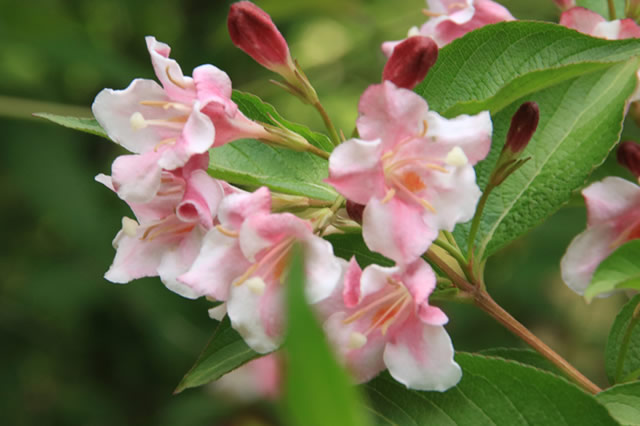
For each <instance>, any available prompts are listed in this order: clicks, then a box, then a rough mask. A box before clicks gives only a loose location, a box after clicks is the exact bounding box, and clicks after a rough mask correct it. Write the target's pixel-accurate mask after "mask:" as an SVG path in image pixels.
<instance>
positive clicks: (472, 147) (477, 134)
mask: <svg viewBox="0 0 640 426" xmlns="http://www.w3.org/2000/svg"><path fill="white" fill-rule="evenodd" d="M427 122H428V124H429V130H428V131H427V134H426V138H427V139H431V140H433V141H434V142H436V143H438V144H440V145H446V146H448V147H449V148H450V149H453V148H454V147H456V146H457V147H460V148H461V149H462V151H464V154H465V155H466V156H467V159H468V160H469V162H470V163H471V164H472V165H473V164H476V163H477V162H478V161H480V160H482V159H484V158H485V157H486V156H487V154H488V153H489V149H490V148H491V133H492V131H493V126H492V124H491V116H490V115H489V112H488V111H482V112H481V113H479V114H476V115H466V114H464V115H459V116H457V117H455V118H452V119H446V118H444V117H442V116H440V115H439V114H438V113H436V112H433V111H430V112H429V114H428V120H427Z"/></svg>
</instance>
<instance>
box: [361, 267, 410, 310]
mask: <svg viewBox="0 0 640 426" xmlns="http://www.w3.org/2000/svg"><path fill="white" fill-rule="evenodd" d="M400 271H401V269H400V268H398V267H395V266H394V267H391V268H385V267H383V266H380V265H376V264H371V265H369V266H367V267H366V268H364V271H362V277H361V278H360V301H362V300H364V298H366V297H367V296H370V295H373V294H375V293H377V292H379V291H381V290H384V289H385V288H387V286H388V285H389V278H390V277H391V276H393V275H396V274H398V273H400Z"/></svg>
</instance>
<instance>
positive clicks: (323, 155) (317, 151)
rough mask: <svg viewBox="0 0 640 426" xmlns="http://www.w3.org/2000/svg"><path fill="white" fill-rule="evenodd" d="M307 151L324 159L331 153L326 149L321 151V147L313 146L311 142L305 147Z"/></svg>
mask: <svg viewBox="0 0 640 426" xmlns="http://www.w3.org/2000/svg"><path fill="white" fill-rule="evenodd" d="M307 152H310V153H311V154H313V155H317V156H318V157H320V158H324V159H325V160H328V159H329V156H330V155H331V154H329V153H328V152H327V151H323V150H322V149H320V148H318V147H317V146H314V145H311V144H309V146H308V147H307Z"/></svg>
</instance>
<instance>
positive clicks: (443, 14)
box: [382, 0, 515, 57]
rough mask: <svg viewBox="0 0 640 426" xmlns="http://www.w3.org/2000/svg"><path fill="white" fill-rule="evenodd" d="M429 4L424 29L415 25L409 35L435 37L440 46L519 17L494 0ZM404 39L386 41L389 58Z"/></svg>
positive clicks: (446, 0) (434, 1)
mask: <svg viewBox="0 0 640 426" xmlns="http://www.w3.org/2000/svg"><path fill="white" fill-rule="evenodd" d="M427 6H428V10H426V11H425V14H427V15H429V16H430V17H431V19H429V20H428V21H427V22H426V23H425V24H423V25H422V27H420V29H418V28H417V27H413V28H411V29H410V30H409V33H408V34H407V36H408V37H411V36H414V35H423V36H426V37H431V38H432V39H433V40H434V41H435V42H436V43H437V44H438V47H443V46H445V45H446V44H449V43H451V42H452V41H453V40H455V39H457V38H460V37H462V36H463V35H465V34H467V33H468V32H471V31H473V30H476V29H478V28H480V27H483V26H485V25H489V24H495V23H497V22H502V21H513V20H515V18H514V17H513V15H511V13H510V12H509V11H508V10H507V9H506V8H505V7H504V6H502V5H500V4H499V3H496V2H494V1H491V0H427ZM401 42H402V40H398V41H388V42H385V43H383V44H382V51H383V52H384V54H385V55H386V56H387V57H391V54H392V53H393V49H395V47H396V46H397V45H398V44H400V43H401Z"/></svg>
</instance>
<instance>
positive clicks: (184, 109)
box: [93, 0, 513, 391]
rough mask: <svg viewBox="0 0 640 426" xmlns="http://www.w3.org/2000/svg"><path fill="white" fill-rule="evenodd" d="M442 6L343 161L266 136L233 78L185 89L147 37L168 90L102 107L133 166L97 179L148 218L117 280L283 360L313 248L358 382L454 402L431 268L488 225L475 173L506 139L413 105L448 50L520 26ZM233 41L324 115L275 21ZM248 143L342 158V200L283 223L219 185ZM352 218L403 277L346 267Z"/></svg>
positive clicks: (474, 119) (316, 303)
mask: <svg viewBox="0 0 640 426" xmlns="http://www.w3.org/2000/svg"><path fill="white" fill-rule="evenodd" d="M429 6H430V8H431V11H432V12H433V13H437V14H440V15H442V16H439V17H437V18H434V19H432V20H431V21H429V22H428V23H427V24H425V26H424V27H423V31H422V33H423V36H421V37H412V38H410V39H408V40H405V41H403V42H401V43H396V45H394V47H395V51H394V53H393V54H392V55H391V53H390V56H391V58H390V59H389V62H388V64H387V66H386V67H385V70H384V72H383V75H382V77H383V78H382V80H383V81H382V83H379V84H374V85H372V86H370V87H369V88H368V89H367V90H366V91H365V92H364V94H363V95H362V97H361V99H360V103H359V118H358V120H357V135H358V136H357V137H355V138H352V139H349V140H346V141H340V140H338V141H337V143H336V145H337V146H336V148H335V149H334V150H333V152H332V153H328V152H324V151H321V150H319V148H316V147H314V146H312V145H311V144H309V143H308V142H307V141H306V140H304V138H302V136H300V135H298V134H296V133H294V132H292V131H291V130H289V129H287V128H285V127H284V126H283V127H275V126H273V125H271V124H265V123H259V122H256V121H253V120H250V119H249V118H247V117H246V116H245V115H244V114H243V113H242V112H241V111H240V109H239V108H238V105H236V104H235V103H234V102H233V100H232V98H231V96H232V89H231V81H230V79H229V77H228V76H227V74H226V73H225V72H224V71H222V70H220V69H218V68H216V67H215V66H213V65H202V66H199V67H197V68H196V69H194V70H193V77H185V76H184V75H183V72H182V70H181V68H180V66H179V65H178V64H177V62H175V61H174V60H173V59H171V58H170V57H169V53H170V48H169V46H168V45H166V44H164V43H160V42H158V41H156V40H155V38H153V37H147V40H146V41H147V47H148V50H149V53H150V55H151V61H152V64H153V68H154V70H155V72H156V76H157V78H158V80H159V81H160V84H158V83H156V82H155V81H151V80H142V79H136V80H134V81H133V82H132V83H131V85H130V86H129V87H128V88H126V89H124V90H111V89H105V90H103V91H102V92H100V94H98V96H97V97H96V99H95V102H94V104H93V112H94V114H95V116H96V118H97V120H98V121H99V123H100V124H101V125H102V126H103V127H104V129H105V130H106V131H107V133H108V135H109V137H110V138H111V139H112V140H113V141H115V142H116V143H118V144H120V145H121V146H123V147H124V148H126V149H127V150H129V151H130V152H131V154H129V155H123V156H120V157H118V158H117V159H116V160H115V161H114V163H113V166H112V174H111V176H106V175H103V174H100V175H98V176H97V177H96V180H98V181H99V182H101V183H102V184H104V185H105V186H107V187H108V188H110V189H111V190H112V191H114V192H115V193H117V195H118V196H119V197H120V198H121V199H122V200H124V201H125V202H126V203H127V204H128V205H129V206H130V208H131V210H132V211H133V214H134V215H135V219H131V218H126V217H125V218H123V220H122V229H121V230H120V232H118V234H117V236H116V238H115V239H114V242H113V245H114V247H115V248H116V256H115V259H114V261H113V264H112V265H111V267H110V268H109V270H108V271H107V273H106V275H105V277H106V278H107V279H108V280H110V281H112V282H116V283H126V282H129V281H131V280H133V279H136V278H140V277H145V276H159V277H160V279H161V281H162V282H163V283H164V284H165V285H166V286H167V287H168V288H169V289H170V290H172V291H174V292H176V293H178V294H180V295H182V296H184V297H188V298H197V297H203V296H204V297H206V298H207V299H209V300H211V301H215V302H219V303H218V304H217V305H216V307H215V308H213V309H211V310H210V315H211V316H212V317H214V318H218V319H220V318H222V317H223V316H224V315H228V316H229V319H230V321H231V324H232V326H233V328H234V329H235V330H236V331H237V332H238V333H239V334H240V335H241V336H242V337H243V338H244V339H245V341H246V343H247V344H248V345H249V346H250V347H251V348H252V349H253V350H255V351H257V352H259V353H262V354H267V353H270V352H273V351H275V350H277V349H278V347H279V346H280V345H281V343H282V340H283V334H284V331H285V327H286V321H287V318H285V317H284V314H283V313H284V311H285V309H284V307H283V293H284V291H285V283H286V277H287V272H288V262H289V259H290V254H291V251H292V248H293V246H294V245H296V244H298V245H300V246H301V247H302V249H303V251H304V255H305V260H306V261H305V267H306V288H305V293H306V296H307V299H308V302H309V303H310V304H311V305H313V307H314V309H315V310H316V312H317V314H318V317H319V319H320V320H321V321H322V322H323V324H324V329H325V330H326V332H327V335H328V338H329V341H330V342H331V343H332V344H333V346H334V348H335V352H336V354H337V355H338V356H339V357H340V359H341V360H342V361H343V362H344V364H345V365H346V366H347V367H348V368H349V370H350V371H351V372H352V373H353V376H354V378H355V380H356V381H358V382H362V381H366V380H369V379H371V378H372V377H374V376H375V375H376V374H378V373H379V372H380V371H382V370H383V369H385V368H388V369H389V371H390V373H391V375H392V376H393V377H395V378H396V379H397V380H398V381H400V382H402V383H404V384H405V385H406V386H408V387H411V388H415V389H423V390H439V391H443V390H446V389H448V388H450V387H451V386H454V385H455V384H456V383H457V382H458V380H459V379H460V376H461V370H460V368H459V366H458V365H457V364H456V363H455V361H454V360H453V347H452V344H451V340H450V338H449V336H448V334H447V332H446V331H445V329H444V325H445V324H446V323H447V321H448V318H447V316H446V315H445V314H444V312H443V311H442V310H440V309H439V308H438V307H435V306H432V305H431V304H430V303H429V296H430V295H431V294H432V292H433V291H434V289H435V287H436V275H435V273H434V271H433V270H432V269H431V267H430V266H429V264H428V263H427V262H426V261H425V260H423V258H422V256H423V254H424V253H425V252H426V251H427V250H428V249H429V247H430V245H431V243H432V242H433V241H434V239H436V238H437V236H438V234H439V232H440V231H452V230H453V228H454V226H456V224H458V223H462V222H465V221H468V220H470V219H471V218H472V216H473V214H474V212H475V208H476V204H477V202H478V199H479V197H480V195H481V192H480V189H479V188H478V186H477V185H476V182H475V172H474V169H473V166H474V164H476V163H477V162H478V161H480V160H482V159H483V158H484V157H485V156H486V155H487V154H488V152H489V148H490V144H491V134H492V123H491V118H490V116H489V113H488V112H486V111H485V112H481V113H479V114H477V115H473V116H468V115H461V116H458V117H455V118H452V119H446V118H444V117H442V116H440V115H439V114H438V113H436V112H434V111H432V110H430V109H429V106H428V105H427V102H426V101H425V100H424V99H423V98H422V97H420V96H419V95H417V94H416V93H414V92H412V91H411V90H410V89H412V88H413V87H415V86H416V85H417V84H418V83H419V82H420V81H422V79H424V77H425V75H426V73H427V72H428V70H429V68H430V67H431V66H432V65H433V64H434V62H435V61H436V58H437V54H438V47H437V45H443V44H445V43H448V42H449V41H451V40H452V39H453V38H455V37H457V36H460V35H461V34H463V33H464V32H468V31H470V30H472V29H474V28H477V27H479V26H481V25H484V24H485V23H489V22H497V21H499V20H508V19H513V17H512V16H511V15H510V14H509V13H508V12H507V11H506V9H504V8H502V7H501V6H499V5H497V4H495V3H493V2H491V1H488V0H477V1H475V2H474V1H472V0H468V1H466V2H465V3H459V2H458V3H453V2H445V1H441V2H437V1H429ZM228 26H229V31H230V33H231V37H232V40H233V42H234V44H236V45H237V46H238V47H240V48H241V49H242V50H244V51H245V52H246V53H247V54H249V55H250V56H252V57H253V58H254V59H255V60H256V61H257V62H258V63H260V64H262V65H263V66H265V67H266V68H268V69H270V70H272V71H274V72H276V73H278V74H280V75H281V76H282V77H283V78H284V82H282V83H278V84H279V85H281V86H282V87H283V88H285V89H286V90H288V91H289V92H291V93H292V94H294V95H296V96H297V97H299V98H300V99H301V100H303V101H304V102H306V103H308V104H310V105H313V106H315V107H316V108H321V106H320V103H319V99H318V96H317V94H316V92H315V90H314V89H313V87H312V86H311V83H310V82H309V80H308V79H307V77H306V76H305V75H304V73H303V72H302V70H301V68H300V66H299V65H298V64H297V63H296V62H295V61H294V60H293V59H292V58H291V55H290V52H289V48H288V46H287V44H286V42H285V40H284V38H283V37H282V35H281V34H280V32H279V31H278V30H277V28H276V27H275V25H274V24H273V22H272V21H271V18H270V17H269V16H268V15H267V14H266V13H265V12H264V11H262V10H261V9H259V8H258V7H257V6H255V5H253V4H252V3H250V2H239V3H235V4H234V5H232V6H231V11H230V14H229V18H228ZM424 35H429V36H431V37H432V38H428V37H425V36H424ZM434 40H435V41H434ZM247 138H250V139H255V140H260V141H262V142H265V143H270V144H276V145H279V146H281V147H286V148H290V149H294V150H298V151H308V152H310V153H312V154H316V155H320V156H321V157H324V158H328V160H329V161H328V165H327V167H328V178H327V179H326V182H327V183H329V184H330V185H332V186H333V187H334V188H335V189H336V191H337V192H338V193H339V194H340V196H339V197H338V199H337V200H336V202H335V203H333V206H332V208H331V209H329V208H327V207H326V206H323V207H322V208H320V207H318V208H314V207H309V209H311V210H312V211H311V212H309V211H308V210H309V209H308V210H307V211H306V212H305V214H301V213H300V210H299V209H298V210H292V211H283V209H277V211H275V210H276V209H274V208H273V206H272V202H273V200H275V197H280V194H276V193H272V192H271V190H270V189H269V188H267V187H261V188H258V189H255V190H253V191H249V190H248V189H247V188H238V187H234V186H232V185H231V184H229V183H227V182H224V181H220V180H217V179H214V178H213V177H211V176H210V175H209V174H208V173H207V168H208V163H209V155H215V150H213V151H211V152H210V149H211V148H214V147H218V146H221V145H223V144H226V143H229V142H232V141H236V140H240V139H247ZM239 143H242V142H239ZM345 204H346V206H347V208H348V210H349V212H350V213H352V214H353V212H354V211H357V212H359V213H360V217H354V219H356V220H357V221H358V222H359V223H361V225H362V233H363V237H364V241H365V243H366V244H367V246H368V247H369V249H370V250H372V251H376V252H378V253H381V254H382V255H384V256H386V257H388V258H390V259H392V260H393V261H395V266H393V267H381V266H379V265H375V264H374V265H369V266H366V267H365V268H364V270H362V269H361V267H360V266H359V265H358V263H357V262H356V260H355V259H353V258H352V259H351V260H350V261H348V262H347V261H345V260H342V259H339V258H337V257H336V256H335V255H334V252H333V247H332V245H331V244H330V243H329V242H328V241H327V240H325V239H324V238H322V237H323V235H324V233H325V232H326V231H327V230H328V229H331V230H333V231H334V232H339V230H338V229H337V228H336V227H332V226H330V225H332V224H335V222H333V221H334V219H336V218H337V215H336V212H337V211H338V210H339V209H340V208H341V207H342V206H343V205H345ZM310 205H311V204H310ZM314 209H315V210H314ZM354 216H358V214H354Z"/></svg>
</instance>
